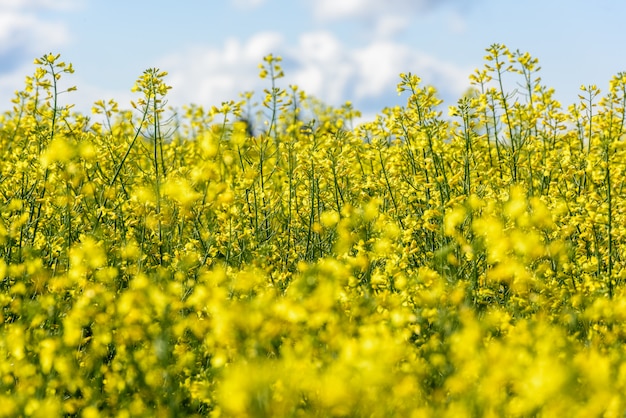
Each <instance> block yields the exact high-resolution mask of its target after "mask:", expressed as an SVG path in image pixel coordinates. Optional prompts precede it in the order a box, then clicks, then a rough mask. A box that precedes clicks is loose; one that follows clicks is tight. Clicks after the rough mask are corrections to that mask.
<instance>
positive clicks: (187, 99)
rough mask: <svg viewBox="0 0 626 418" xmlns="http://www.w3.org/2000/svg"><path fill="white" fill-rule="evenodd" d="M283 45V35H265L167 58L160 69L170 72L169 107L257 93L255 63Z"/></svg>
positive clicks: (211, 103)
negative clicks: (243, 93)
mask: <svg viewBox="0 0 626 418" xmlns="http://www.w3.org/2000/svg"><path fill="white" fill-rule="evenodd" d="M283 43H284V40H283V38H282V35H279V34H277V33H273V32H266V33H260V34H258V35H257V36H255V37H253V38H251V39H250V40H248V42H246V43H243V44H242V43H241V42H240V41H239V40H237V39H234V38H232V39H228V40H227V41H226V42H225V43H224V45H223V47H222V48H214V47H206V46H195V47H191V48H187V49H185V50H182V51H179V52H177V53H174V54H171V55H168V56H166V57H165V58H163V59H162V60H161V61H160V63H159V67H160V68H161V69H163V70H166V71H168V72H169V76H168V77H167V79H166V82H167V83H168V84H170V85H171V86H172V87H173V88H172V90H171V92H170V93H169V102H170V104H172V105H173V106H176V107H179V106H182V105H184V104H191V103H195V104H202V105H217V104H220V103H221V102H223V101H227V100H237V99H238V94H239V93H242V92H244V91H248V90H258V89H259V87H260V86H261V85H262V83H261V82H262V80H260V79H259V78H258V73H259V69H258V64H259V63H260V62H261V61H262V59H263V57H264V56H265V55H267V54H269V53H272V52H274V53H275V52H277V50H278V49H279V47H281V46H282V44H283Z"/></svg>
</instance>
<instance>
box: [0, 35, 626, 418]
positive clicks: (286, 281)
mask: <svg viewBox="0 0 626 418" xmlns="http://www.w3.org/2000/svg"><path fill="white" fill-rule="evenodd" d="M487 53H488V55H487V57H486V65H485V67H484V68H483V69H480V70H477V71H476V72H475V73H474V74H473V75H471V77H470V78H471V80H472V83H473V88H472V90H471V91H469V92H468V93H467V94H466V95H465V96H464V97H462V98H461V99H459V101H458V102H457V103H456V105H454V106H450V107H449V112H448V115H446V116H443V114H442V111H441V105H442V100H441V99H439V98H438V97H437V91H436V89H435V88H434V87H431V86H422V85H421V80H420V78H419V77H417V76H416V75H414V74H410V73H407V74H401V75H400V83H399V85H398V92H400V93H401V94H405V95H407V101H406V105H405V106H398V107H393V108H386V109H383V110H382V111H381V113H380V114H379V115H378V116H377V117H376V119H375V120H373V121H369V122H366V123H363V124H361V125H359V126H356V127H355V126H354V120H355V118H357V117H359V116H360V115H359V113H358V111H356V110H355V109H354V108H353V107H352V105H351V104H350V103H346V104H345V105H344V106H342V107H339V108H331V107H328V106H325V105H324V104H323V103H320V102H319V101H318V100H316V99H315V98H312V97H309V96H307V95H306V94H305V93H304V92H302V91H301V90H300V89H299V88H298V87H297V86H289V87H288V88H283V87H280V81H281V80H280V79H281V78H282V77H283V70H282V68H281V66H280V63H281V60H280V57H276V56H272V55H270V56H268V57H266V58H265V60H264V62H263V63H262V64H261V65H260V70H261V74H260V75H261V77H262V78H266V79H268V80H269V82H271V87H270V88H268V89H266V90H265V91H264V98H263V100H262V103H261V105H257V104H255V103H253V102H252V98H253V93H251V92H246V93H244V94H242V97H241V100H240V101H237V102H236V101H229V102H224V103H222V104H221V105H220V106H213V107H211V108H210V109H207V110H205V109H203V108H202V107H201V106H197V105H190V106H188V107H185V108H184V109H182V110H181V111H180V114H176V115H173V116H172V117H169V116H167V115H168V112H171V111H172V110H171V109H167V107H166V96H167V92H168V90H169V89H170V87H169V86H168V85H167V84H166V82H165V78H166V77H167V73H166V72H163V71H160V70H158V69H151V70H147V71H146V72H144V73H143V75H142V76H141V77H140V78H139V79H138V80H137V83H136V84H135V87H133V91H134V92H135V93H137V94H138V95H139V97H138V98H137V99H136V100H135V101H133V102H132V103H131V109H129V110H124V109H121V108H120V106H119V104H118V103H116V102H115V101H109V102H104V101H98V102H97V103H95V104H94V108H93V113H94V114H95V120H91V119H90V118H88V117H87V116H85V115H81V114H79V113H75V112H72V111H71V108H72V107H71V106H69V105H65V106H63V105H62V104H61V99H63V98H65V96H63V95H62V94H64V93H66V92H68V91H72V90H75V88H74V87H70V88H67V89H65V90H62V87H61V85H62V83H63V82H64V79H63V77H62V76H65V75H67V74H71V73H72V72H73V68H72V66H71V65H66V64H65V63H63V62H61V61H60V57H59V56H55V55H53V54H48V55H46V56H43V57H41V58H39V59H37V60H35V64H36V65H37V66H38V67H37V69H36V71H35V74H34V76H32V77H27V79H26V88H25V89H24V90H23V91H21V92H18V93H17V94H16V97H15V99H14V101H13V104H14V106H13V108H12V109H11V110H9V111H7V112H5V113H4V114H2V115H1V116H0V153H1V155H0V159H1V161H2V164H1V165H0V179H1V181H0V417H2V416H7V417H11V416H77V417H97V416H119V417H130V416H150V417H152V416H215V417H217V416H250V417H263V416H374V417H389V416H402V417H405V416H416V417H422V416H424V417H429V416H437V417H439V416H450V417H459V416H519V417H522V416H621V415H622V414H623V412H624V410H626V396H625V395H624V394H626V352H625V351H624V349H623V346H624V342H625V341H626V326H625V325H624V324H626V286H625V283H624V281H625V280H626V252H625V251H624V250H623V248H625V245H626V229H625V228H624V225H626V195H625V192H624V184H623V178H624V171H625V167H624V163H623V162H624V161H626V155H624V154H625V153H626V147H625V146H624V144H625V143H626V142H624V138H625V137H624V135H625V133H626V131H625V128H624V122H625V120H626V74H618V75H616V76H615V77H614V78H613V79H612V80H611V81H610V83H609V87H608V92H607V93H606V94H605V95H604V96H603V95H602V94H601V92H600V90H599V89H598V87H596V86H583V87H582V88H581V95H580V102H579V103H577V104H574V105H572V106H571V107H569V108H568V109H566V110H564V109H563V108H562V106H561V104H560V103H559V102H558V101H556V100H555V99H554V97H553V94H554V91H553V90H552V89H550V88H547V87H546V86H544V85H542V84H541V79H540V77H539V76H538V71H539V67H538V60H537V59H535V58H532V57H531V56H530V55H529V54H528V53H522V52H519V51H516V52H511V51H509V50H508V49H507V48H506V47H505V46H503V45H492V46H491V47H490V48H488V49H487ZM514 76H518V77H519V78H520V79H521V81H520V82H519V84H520V85H521V86H522V87H523V88H522V90H515V91H513V92H509V91H507V90H506V89H505V87H504V86H505V85H507V83H510V80H509V77H514Z"/></svg>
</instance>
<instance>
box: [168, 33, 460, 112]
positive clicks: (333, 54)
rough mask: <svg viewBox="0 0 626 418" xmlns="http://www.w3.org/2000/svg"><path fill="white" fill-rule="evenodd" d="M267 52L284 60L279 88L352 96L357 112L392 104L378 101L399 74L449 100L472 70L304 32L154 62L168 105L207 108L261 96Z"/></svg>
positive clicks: (400, 49)
mask: <svg viewBox="0 0 626 418" xmlns="http://www.w3.org/2000/svg"><path fill="white" fill-rule="evenodd" d="M269 53H273V54H275V55H281V56H282V57H283V63H282V64H283V68H284V70H285V73H286V77H285V78H284V79H281V80H279V81H278V83H279V86H282V87H284V88H287V86H288V85H289V84H297V85H298V86H299V87H300V88H301V89H302V90H304V91H305V92H307V93H308V94H310V95H313V96H316V97H318V98H320V99H321V100H323V101H325V102H326V103H328V104H331V105H337V106H338V105H341V104H343V103H345V101H347V100H351V101H353V103H354V105H355V107H356V108H357V109H359V110H361V111H363V112H371V111H372V110H373V111H380V110H382V108H383V107H385V106H387V105H391V104H390V103H382V102H378V101H377V100H378V99H381V100H382V98H389V97H397V96H396V90H395V87H396V84H397V83H398V82H399V73H400V72H409V71H410V72H413V73H415V74H417V75H419V76H420V77H422V79H423V80H424V83H425V84H433V85H435V87H441V86H443V88H442V90H443V91H442V93H447V94H448V95H451V96H454V97H457V96H459V95H460V94H462V93H463V92H464V91H465V89H466V88H467V86H468V81H467V77H468V75H469V74H470V73H471V69H464V68H458V67H456V66H455V65H453V64H451V63H447V62H443V61H440V60H438V59H437V58H435V57H432V56H428V55H425V54H424V53H422V52H420V51H418V50H415V49H412V48H410V47H409V46H407V45H404V44H399V43H394V42H391V41H377V42H372V43H370V44H368V45H366V46H364V47H361V48H350V47H349V46H347V45H346V44H344V43H342V42H340V41H339V40H338V39H337V38H336V37H335V36H334V35H332V34H331V33H329V32H325V31H318V32H309V33H304V34H302V35H300V36H299V37H298V38H297V39H294V40H288V39H286V38H284V37H283V36H281V35H279V34H276V33H272V32H266V33H260V34H258V35H255V36H253V37H251V38H249V39H247V40H245V41H240V40H237V39H230V40H227V41H226V42H225V43H224V45H223V46H222V47H219V48H215V47H206V46H196V47H194V48H189V49H186V50H183V51H180V52H177V53H176V54H172V55H170V56H168V57H166V58H164V59H163V60H162V61H161V62H160V63H159V67H160V68H161V69H163V70H166V71H168V72H169V74H170V75H169V76H168V77H167V79H166V81H167V82H168V83H169V84H170V85H172V86H173V89H172V90H171V92H170V93H169V103H170V104H171V105H173V106H175V107H180V106H182V105H184V104H191V103H195V104H198V105H203V106H210V105H219V104H220V103H221V102H222V101H226V100H237V99H238V97H239V96H238V94H239V93H241V92H244V91H249V90H254V91H255V92H257V93H260V92H262V91H263V89H265V88H268V87H269V84H268V80H261V79H259V78H258V73H259V70H258V64H259V63H260V62H261V61H262V58H263V56H265V55H267V54H269ZM360 102H361V103H365V102H367V103H369V105H370V107H371V106H372V104H373V103H377V104H376V106H377V108H376V109H372V108H370V109H364V108H361V107H360V106H359V103H360ZM378 103H379V104H378Z"/></svg>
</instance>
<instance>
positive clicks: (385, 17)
mask: <svg viewBox="0 0 626 418" xmlns="http://www.w3.org/2000/svg"><path fill="white" fill-rule="evenodd" d="M308 4H309V6H310V7H311V9H312V12H313V16H315V18H316V19H317V20H318V21H321V22H331V21H338V20H352V21H357V20H358V21H359V23H360V24H361V25H362V26H363V27H364V28H366V29H367V32H366V33H367V35H369V36H370V38H371V39H379V38H381V37H383V38H389V37H392V36H394V35H397V34H398V33H399V32H401V31H402V30H404V29H405V28H406V27H407V26H408V25H409V24H410V22H411V19H412V18H415V17H418V16H419V15H424V14H426V13H429V12H431V11H432V10H433V9H435V8H438V7H442V6H447V5H455V4H456V5H457V6H458V7H455V8H453V9H452V11H451V12H452V13H453V14H454V17H453V20H452V21H450V22H449V26H450V27H451V29H452V30H454V31H459V30H462V29H463V27H462V25H463V24H464V22H463V20H462V17H461V14H462V12H463V11H464V10H466V9H467V8H468V7H469V6H470V5H469V4H467V3H463V2H462V1H461V0H387V1H382V0H345V1H337V0H316V1H309V2H308Z"/></svg>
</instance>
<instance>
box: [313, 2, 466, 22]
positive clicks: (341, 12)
mask: <svg viewBox="0 0 626 418" xmlns="http://www.w3.org/2000/svg"><path fill="white" fill-rule="evenodd" d="M454 2H455V0H387V1H381V0H343V1H337V0H314V1H310V2H309V4H310V5H311V7H312V9H313V13H314V15H315V16H316V17H317V18H318V19H320V20H337V19H352V18H379V17H381V16H389V15H396V16H402V15H404V14H406V13H419V12H425V11H428V10H430V9H432V8H434V7H438V6H442V5H444V4H448V3H454Z"/></svg>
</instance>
